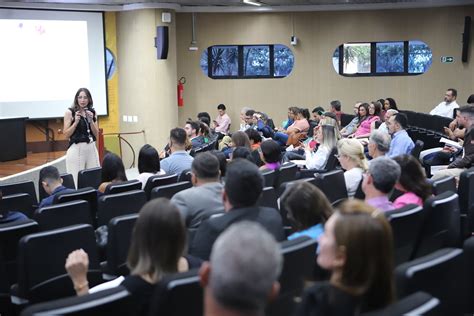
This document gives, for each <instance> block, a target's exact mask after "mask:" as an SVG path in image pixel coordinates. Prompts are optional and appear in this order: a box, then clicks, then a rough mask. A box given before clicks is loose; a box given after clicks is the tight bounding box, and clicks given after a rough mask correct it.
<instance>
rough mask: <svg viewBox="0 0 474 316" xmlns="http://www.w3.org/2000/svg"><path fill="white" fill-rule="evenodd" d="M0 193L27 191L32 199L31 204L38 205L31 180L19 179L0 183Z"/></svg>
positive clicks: (9, 193)
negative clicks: (19, 180) (18, 180)
mask: <svg viewBox="0 0 474 316" xmlns="http://www.w3.org/2000/svg"><path fill="white" fill-rule="evenodd" d="M0 190H1V191H2V195H3V196H5V195H12V194H18V193H28V194H29V195H30V197H31V198H32V200H33V205H34V206H36V205H38V197H37V195H36V189H35V184H34V183H33V181H21V182H15V183H9V184H0Z"/></svg>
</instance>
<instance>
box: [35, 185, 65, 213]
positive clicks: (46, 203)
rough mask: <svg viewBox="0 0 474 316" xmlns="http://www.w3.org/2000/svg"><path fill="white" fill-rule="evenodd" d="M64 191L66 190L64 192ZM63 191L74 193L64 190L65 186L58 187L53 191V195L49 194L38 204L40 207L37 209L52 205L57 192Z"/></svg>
mask: <svg viewBox="0 0 474 316" xmlns="http://www.w3.org/2000/svg"><path fill="white" fill-rule="evenodd" d="M65 190H66V191H65ZM63 191H65V192H72V191H74V190H73V189H68V188H66V187H65V186H62V185H60V186H59V187H57V188H56V189H54V191H53V193H51V195H50V196H48V197H46V198H44V199H43V200H42V201H41V203H40V205H39V206H38V208H42V207H45V206H50V205H53V200H54V196H55V195H56V194H58V193H59V192H63Z"/></svg>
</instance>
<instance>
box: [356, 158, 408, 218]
mask: <svg viewBox="0 0 474 316" xmlns="http://www.w3.org/2000/svg"><path fill="white" fill-rule="evenodd" d="M400 174H401V169H400V165H399V164H398V163H397V162H395V161H394V160H392V159H390V158H388V157H378V158H375V159H372V160H371V161H370V165H369V170H368V171H367V172H366V174H365V176H364V179H363V180H362V190H363V191H364V193H365V202H366V203H367V204H369V205H371V206H373V207H375V208H377V209H379V210H381V211H389V210H393V209H394V206H393V204H392V202H390V201H389V200H388V195H389V194H390V193H391V192H392V190H393V188H394V187H395V184H396V183H397V181H398V178H400Z"/></svg>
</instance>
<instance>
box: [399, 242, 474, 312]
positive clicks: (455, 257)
mask: <svg viewBox="0 0 474 316" xmlns="http://www.w3.org/2000/svg"><path fill="white" fill-rule="evenodd" d="M464 260H465V259H464V255H463V250H462V249H456V248H444V249H440V250H438V251H436V252H434V253H432V254H429V255H427V256H424V257H421V258H418V259H416V260H413V261H409V262H406V263H403V264H401V265H400V266H398V267H397V268H396V269H395V283H396V289H397V294H398V297H399V298H402V297H405V296H408V295H410V294H413V293H415V292H417V291H424V292H427V293H429V294H431V295H433V296H434V297H436V298H438V299H439V300H440V302H441V304H440V308H441V314H442V315H462V313H463V311H464V310H465V304H466V295H467V291H466V283H467V280H466V277H465V272H466V271H465V270H464ZM470 299H472V298H470Z"/></svg>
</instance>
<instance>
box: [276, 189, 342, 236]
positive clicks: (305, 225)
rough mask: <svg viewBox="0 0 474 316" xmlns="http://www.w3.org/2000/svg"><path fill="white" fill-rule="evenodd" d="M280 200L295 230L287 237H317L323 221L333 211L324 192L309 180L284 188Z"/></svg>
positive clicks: (322, 226) (319, 234)
mask: <svg viewBox="0 0 474 316" xmlns="http://www.w3.org/2000/svg"><path fill="white" fill-rule="evenodd" d="M280 200H281V205H282V206H283V208H284V209H285V210H286V211H287V212H288V219H289V220H290V222H291V226H292V228H293V230H294V231H295V233H293V234H291V235H290V236H288V239H289V240H292V239H295V238H298V237H301V236H308V237H310V238H313V239H319V237H320V236H321V234H322V233H323V231H324V223H325V222H326V221H327V219H328V218H329V217H330V216H331V215H332V212H333V210H332V206H331V203H329V201H328V199H327V198H326V196H325V195H324V193H323V192H321V190H319V189H318V188H317V187H316V186H314V185H312V184H311V183H309V182H296V183H294V184H292V185H289V186H288V187H287V188H286V190H285V192H284V193H283V195H282V196H281V198H280Z"/></svg>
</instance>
